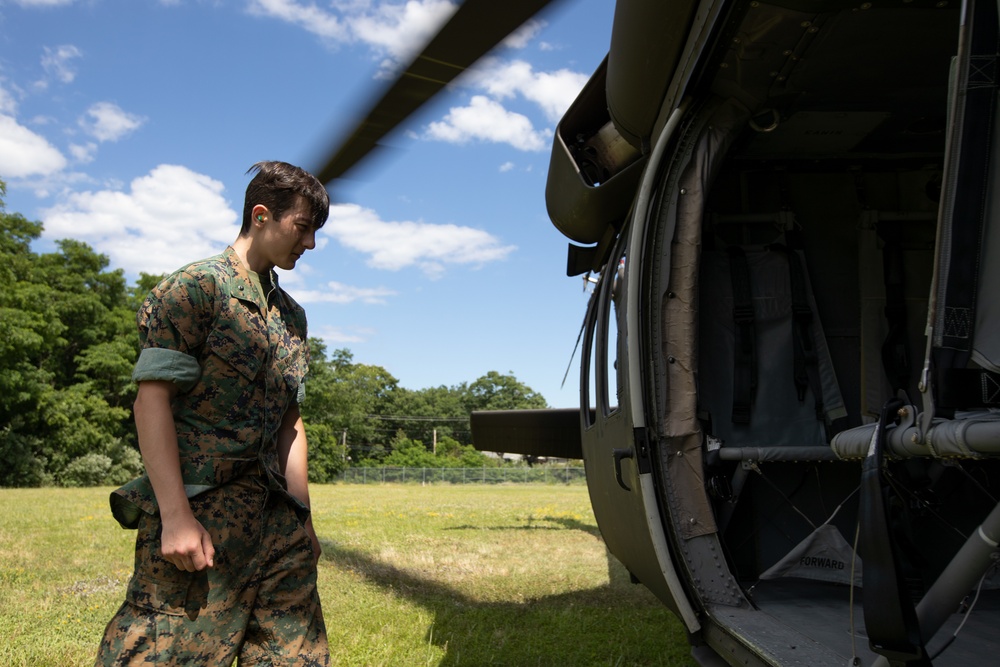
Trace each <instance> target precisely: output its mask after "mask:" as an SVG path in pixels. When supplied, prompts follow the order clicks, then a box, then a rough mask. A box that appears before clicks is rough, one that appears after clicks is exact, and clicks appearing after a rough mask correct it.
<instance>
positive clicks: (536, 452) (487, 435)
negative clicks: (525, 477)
mask: <svg viewBox="0 0 1000 667" xmlns="http://www.w3.org/2000/svg"><path fill="white" fill-rule="evenodd" d="M580 438H581V434H580V410H579V409H577V408H565V409H550V410H484V411H476V412H473V413H472V442H473V446H474V447H475V448H476V449H478V450H479V451H481V452H502V453H505V454H523V455H526V456H549V457H553V458H561V459H580V458H583V450H582V448H581V445H580Z"/></svg>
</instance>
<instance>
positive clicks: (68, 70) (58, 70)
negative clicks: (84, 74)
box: [42, 44, 83, 83]
mask: <svg viewBox="0 0 1000 667" xmlns="http://www.w3.org/2000/svg"><path fill="white" fill-rule="evenodd" d="M82 55H83V53H81V52H80V49H78V48H76V47H75V46H73V45H72V44H64V45H62V46H57V47H56V48H54V49H52V48H49V47H48V46H46V47H45V49H44V53H43V54H42V68H43V69H44V70H45V71H46V72H47V73H48V74H49V75H51V76H54V77H55V78H56V79H58V80H59V81H60V82H62V83H72V82H73V79H75V78H76V69H75V68H74V67H73V64H72V61H73V60H74V59H75V58H79V57H80V56H82Z"/></svg>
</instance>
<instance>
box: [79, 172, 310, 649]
mask: <svg viewBox="0 0 1000 667" xmlns="http://www.w3.org/2000/svg"><path fill="white" fill-rule="evenodd" d="M251 171H256V172H257V173H256V175H255V176H254V177H253V179H252V180H251V182H250V184H249V185H248V186H247V192H246V199H245V202H244V209H243V228H242V230H241V231H240V235H239V237H238V238H237V239H236V241H235V242H234V243H233V244H232V245H231V246H230V247H228V248H226V250H225V252H223V253H222V254H221V255H217V256H215V257H212V258H209V259H206V260H202V261H199V262H195V263H194V264H190V265H188V266H186V267H184V268H182V269H181V270H179V271H177V272H176V273H174V274H173V275H171V276H169V277H168V278H166V279H165V280H163V282H161V283H160V284H159V285H158V286H157V287H156V288H155V289H154V290H153V291H152V292H151V293H150V295H149V296H148V297H147V298H146V301H145V302H144V303H143V305H142V307H141V308H140V309H139V313H138V314H137V322H138V325H139V332H140V337H141V339H142V348H143V349H142V352H141V354H140V355H139V359H138V361H137V362H136V366H135V370H134V372H133V378H134V379H135V380H136V381H137V382H138V383H139V391H138V395H137V398H136V401H135V422H136V429H137V432H138V436H139V449H140V450H141V452H142V456H143V460H144V462H145V464H146V476H144V477H142V478H140V479H138V480H134V481H133V482H130V483H129V484H127V485H125V486H124V487H122V488H121V489H118V490H117V491H115V492H114V493H113V494H112V495H111V506H112V512H113V513H114V515H115V518H116V519H118V521H119V522H120V523H121V524H122V525H123V526H125V527H128V528H138V534H137V538H136V553H135V573H134V575H133V576H132V579H131V581H130V582H129V585H128V589H127V592H126V599H125V602H124V604H122V606H121V608H120V609H119V610H118V613H117V614H116V615H115V617H114V618H113V619H112V620H111V622H110V623H108V626H107V629H106V630H105V634H104V639H103V641H102V642H101V646H100V649H99V652H98V657H97V663H96V664H97V665H137V664H143V665H145V664H159V665H212V666H215V665H230V664H232V662H233V661H234V660H235V659H237V658H239V661H240V665H241V666H242V665H264V664H266V665H289V666H291V665H296V666H299V665H303V666H305V665H309V666H313V665H327V664H329V650H328V648H327V641H326V630H325V626H324V623H323V615H322V610H321V608H320V602H319V595H318V593H317V590H316V562H317V560H318V558H319V553H320V547H319V542H318V541H317V540H316V534H315V532H314V530H313V527H312V523H311V521H310V519H309V489H308V477H307V470H306V436H305V430H304V428H303V425H302V418H301V416H300V414H299V407H298V403H299V402H301V400H302V398H303V397H304V384H303V379H304V375H305V372H306V349H305V345H306V320H305V314H304V312H303V310H302V308H301V307H300V306H299V305H298V304H297V303H295V301H293V300H292V299H291V298H290V297H289V296H288V295H287V294H286V293H285V292H284V291H283V290H282V289H281V288H280V287H278V283H277V276H276V274H275V273H274V271H273V269H274V267H276V266H277V267H280V268H282V269H291V268H293V267H294V266H295V263H296V261H297V260H298V259H299V258H300V257H301V256H302V254H303V253H304V252H305V251H306V250H309V249H312V248H314V247H315V234H316V230H317V229H319V228H320V227H321V226H322V225H323V224H324V223H325V222H326V219H327V217H328V215H329V204H330V201H329V196H328V195H327V192H326V189H325V188H324V187H323V185H322V184H321V183H320V182H319V181H318V180H317V179H316V178H315V177H313V176H311V175H310V174H308V173H306V172H305V171H303V170H302V169H299V168H298V167H293V166H292V165H289V164H286V163H282V162H261V163H258V164H256V165H254V167H252V168H251Z"/></svg>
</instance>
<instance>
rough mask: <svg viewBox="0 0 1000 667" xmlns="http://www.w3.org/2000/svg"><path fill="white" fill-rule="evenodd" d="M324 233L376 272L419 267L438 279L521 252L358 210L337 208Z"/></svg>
mask: <svg viewBox="0 0 1000 667" xmlns="http://www.w3.org/2000/svg"><path fill="white" fill-rule="evenodd" d="M321 233H325V234H329V235H331V236H333V237H334V238H336V239H337V240H338V241H339V242H340V243H341V244H342V245H344V246H346V247H348V248H352V249H354V250H357V251H359V252H362V253H365V254H367V255H369V259H368V265H369V266H371V267H374V268H377V269H386V270H389V271H398V270H400V269H403V268H406V267H410V266H416V267H418V268H420V269H421V270H422V271H423V272H424V273H425V274H427V275H428V276H430V277H432V278H433V277H438V276H440V275H441V274H442V273H443V272H444V270H445V267H446V265H449V264H471V265H474V266H476V265H482V264H486V263H487V262H494V261H498V260H502V259H504V258H506V257H507V255H509V254H510V253H511V252H513V251H514V250H515V246H510V245H507V246H505V245H502V244H501V243H500V241H499V239H497V238H496V237H494V236H493V235H491V234H489V233H488V232H485V231H482V230H480V229H473V228H472V227H461V226H458V225H432V224H428V223H425V222H411V221H403V222H388V221H383V220H381V219H380V218H379V217H378V214H377V213H375V211H373V210H371V209H365V208H361V207H360V206H358V205H356V204H336V205H334V206H331V207H330V219H329V221H328V222H327V224H326V225H325V226H324V227H323V231H322V232H321Z"/></svg>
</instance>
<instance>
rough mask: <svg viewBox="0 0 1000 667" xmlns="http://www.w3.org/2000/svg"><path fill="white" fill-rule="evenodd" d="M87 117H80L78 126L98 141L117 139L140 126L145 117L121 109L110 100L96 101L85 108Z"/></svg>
mask: <svg viewBox="0 0 1000 667" xmlns="http://www.w3.org/2000/svg"><path fill="white" fill-rule="evenodd" d="M87 116H88V117H89V118H82V119H80V126H81V127H83V128H84V129H85V130H86V131H87V133H88V134H90V135H91V136H93V137H94V138H95V139H97V140H98V141H118V140H119V139H121V138H122V137H124V136H125V135H127V134H130V133H132V132H134V131H135V130H137V129H139V128H140V127H142V125H143V124H144V123H145V122H146V119H145V118H143V117H142V116H137V115H136V114H131V113H128V112H127V111H124V110H122V108H121V107H119V106H118V105H117V104H112V103H111V102H98V103H96V104H93V105H91V107H90V108H89V109H87Z"/></svg>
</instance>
